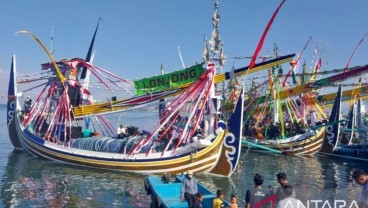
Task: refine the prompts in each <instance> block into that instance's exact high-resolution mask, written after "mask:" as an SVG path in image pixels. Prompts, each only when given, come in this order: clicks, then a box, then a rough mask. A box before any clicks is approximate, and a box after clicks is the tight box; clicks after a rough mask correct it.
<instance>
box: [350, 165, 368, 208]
mask: <svg viewBox="0 0 368 208" xmlns="http://www.w3.org/2000/svg"><path fill="white" fill-rule="evenodd" d="M353 179H354V181H355V182H356V183H357V184H359V185H361V187H362V192H361V194H360V196H359V199H358V205H359V207H360V208H367V207H368V176H367V174H365V172H364V171H361V170H355V171H354V172H353Z"/></svg>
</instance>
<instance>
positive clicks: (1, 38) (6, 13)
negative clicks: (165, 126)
mask: <svg viewBox="0 0 368 208" xmlns="http://www.w3.org/2000/svg"><path fill="white" fill-rule="evenodd" d="M280 2H281V1H274V0H268V1H259V0H231V1H229V0H226V1H225V0H222V1H221V0H220V8H219V13H220V15H221V20H220V24H219V31H220V34H221V37H222V41H223V42H224V48H225V54H226V56H228V57H233V56H251V55H252V54H253V52H254V50H255V48H256V46H257V43H258V41H259V38H260V36H261V35H262V33H263V31H264V29H265V26H266V24H267V23H268V21H269V19H270V17H271V15H272V14H273V12H274V11H275V9H276V8H277V6H278V4H279V3H280ZM213 5H214V0H157V1H152V0H136V1H133V0H130V1H127V0H106V1H98V0H75V1H71V0H67V1H56V0H32V1H26V0H0V20H1V23H0V44H1V45H0V81H1V82H2V83H4V84H2V85H1V86H2V87H1V88H0V93H1V94H2V95H4V94H6V91H7V82H8V77H7V76H8V72H9V67H10V61H11V56H12V55H13V54H15V55H16V56H17V68H18V72H20V73H25V74H30V73H39V72H40V71H41V70H40V64H41V63H44V62H47V61H48V57H47V56H46V54H45V53H44V52H43V51H42V50H41V48H40V47H39V46H38V45H37V44H36V43H35V42H34V41H33V40H32V39H31V38H30V37H28V36H26V35H18V36H16V35H15V32H17V31H19V30H29V31H31V32H33V33H34V34H35V35H37V36H38V37H39V38H40V39H41V40H42V41H43V42H44V43H45V45H46V46H47V47H48V48H50V46H51V41H50V39H51V28H52V24H53V22H54V41H53V49H54V50H55V53H54V57H55V58H56V59H63V58H74V57H81V58H85V56H86V53H87V50H88V46H89V43H90V41H91V38H92V35H93V32H94V30H95V27H96V24H97V21H98V19H99V17H101V18H102V19H103V21H102V22H101V23H100V29H99V32H98V35H97V38H96V42H95V48H94V49H95V50H96V56H95V60H94V64H95V65H97V66H99V67H102V68H104V69H107V70H109V71H111V72H113V73H115V74H117V75H119V76H121V77H123V78H126V79H130V80H133V79H136V78H143V77H146V76H151V75H156V74H158V73H159V68H160V65H161V63H163V64H164V67H165V71H166V72H170V71H173V70H176V69H180V68H182V64H181V61H180V58H179V55H178V46H179V47H180V49H181V54H182V57H183V59H184V63H185V65H187V66H190V65H193V64H195V63H196V61H198V62H201V61H202V57H201V54H202V49H203V36H204V35H206V36H207V38H210V35H211V32H212V24H211V17H212V14H213V11H214V9H213V7H214V6H213ZM367 8H368V1H364V0H350V1H346V0H323V1H321V0H304V1H301V0H287V1H286V2H285V4H284V6H283V7H282V8H281V10H280V12H279V14H278V16H277V18H276V19H275V22H274V24H273V25H272V28H271V29H270V31H269V33H268V36H267V38H266V41H265V43H264V46H263V50H262V51H261V53H260V54H261V55H263V54H270V55H271V54H272V48H273V44H274V43H275V42H276V43H277V44H278V47H279V53H280V54H289V53H298V52H300V50H301V49H302V48H303V46H304V45H305V43H306V42H307V40H308V38H309V37H310V36H312V38H313V41H312V42H311V43H310V44H309V46H308V48H307V50H306V51H305V52H304V56H303V58H302V59H301V60H302V61H303V60H306V61H307V63H308V64H311V63H312V61H313V51H314V48H315V47H316V46H318V47H319V48H320V52H321V56H322V61H323V66H322V68H323V70H328V69H335V68H343V67H344V66H345V64H346V62H347V60H348V59H349V56H350V55H351V53H352V51H353V49H354V47H355V46H356V44H357V43H358V42H359V40H360V39H361V38H362V37H363V36H364V35H365V34H366V33H367V32H368V23H367V20H368V12H367ZM367 51H368V40H366V42H363V44H362V45H361V46H360V48H359V49H358V50H357V52H356V54H355V56H354V58H353V60H352V62H351V66H355V65H363V64H366V63H367ZM249 61H250V60H248V59H245V60H237V61H234V60H230V59H229V60H228V61H227V62H226V65H225V71H227V70H229V69H230V68H231V67H232V65H233V64H235V66H236V67H243V66H246V65H248V64H249ZM326 62H328V65H326ZM0 102H3V101H2V100H0Z"/></svg>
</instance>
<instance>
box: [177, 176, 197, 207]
mask: <svg viewBox="0 0 368 208" xmlns="http://www.w3.org/2000/svg"><path fill="white" fill-rule="evenodd" d="M197 193H198V185H197V180H196V179H195V178H194V177H193V172H192V171H191V170H188V172H187V175H186V176H185V178H184V180H183V182H182V183H181V200H182V201H184V200H186V201H187V202H188V207H189V208H193V206H194V203H195V201H196V198H197V197H196V195H197Z"/></svg>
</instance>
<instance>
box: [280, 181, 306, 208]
mask: <svg viewBox="0 0 368 208" xmlns="http://www.w3.org/2000/svg"><path fill="white" fill-rule="evenodd" d="M293 192H294V189H293V187H292V186H290V185H284V186H283V187H282V195H283V196H284V199H282V200H281V201H279V203H277V205H276V208H305V206H304V205H303V203H302V202H301V201H300V200H299V199H295V198H294V197H293V196H292V195H293Z"/></svg>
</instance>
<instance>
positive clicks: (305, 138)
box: [242, 65, 368, 155]
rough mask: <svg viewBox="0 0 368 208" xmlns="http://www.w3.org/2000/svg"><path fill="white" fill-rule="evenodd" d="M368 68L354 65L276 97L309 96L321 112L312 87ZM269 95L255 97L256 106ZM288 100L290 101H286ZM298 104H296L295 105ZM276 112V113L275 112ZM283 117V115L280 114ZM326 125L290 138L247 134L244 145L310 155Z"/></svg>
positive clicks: (262, 102) (329, 95) (257, 148)
mask: <svg viewBox="0 0 368 208" xmlns="http://www.w3.org/2000/svg"><path fill="white" fill-rule="evenodd" d="M367 70H368V66H367V65H365V66H361V67H353V68H352V69H351V70H350V71H348V72H344V73H341V74H337V75H333V76H331V77H327V78H323V79H320V80H317V81H313V82H310V83H308V84H305V85H301V86H297V87H294V88H291V89H288V90H283V91H280V92H276V95H275V96H274V97H276V98H277V99H278V100H285V99H290V98H291V97H293V96H295V95H302V96H306V95H307V96H308V97H307V99H306V100H308V103H309V104H312V105H314V106H315V108H314V111H316V112H321V113H322V110H321V106H320V105H319V103H320V102H322V101H320V100H319V99H316V96H314V95H313V94H310V93H309V92H310V91H311V90H312V89H315V88H320V87H323V86H325V85H326V84H327V83H333V82H337V81H342V80H345V79H347V78H350V77H354V76H356V75H359V74H361V73H365V72H366V71H367ZM362 90H364V89H363V88H359V89H358V91H359V92H363V91H362ZM349 92H351V91H346V92H344V93H342V95H343V96H341V98H342V99H343V98H344V97H347V93H349ZM301 93H304V94H301ZM267 97H269V96H262V97H259V98H257V99H255V101H254V102H255V103H256V106H261V105H266V98H267ZM330 97H333V95H332V94H328V95H327V97H323V98H324V100H323V102H325V101H326V100H328V99H330ZM284 102H288V101H284ZM294 106H296V105H294ZM273 109H277V107H274V108H273ZM274 114H276V113H274ZM280 117H281V116H280ZM323 119H324V117H320V118H319V119H318V120H320V121H321V120H323ZM325 130H326V127H325V126H321V128H311V129H306V130H305V133H304V134H298V135H295V136H293V137H290V138H286V139H278V140H273V139H269V138H268V139H266V140H260V139H257V138H252V137H249V135H248V136H247V140H246V141H243V142H242V143H243V147H244V148H248V147H251V148H253V149H256V150H262V149H263V150H266V151H272V152H275V153H285V154H290V155H292V154H297V155H299V154H301V155H310V154H314V153H316V152H318V151H319V150H320V148H321V145H322V140H323V137H324V136H325Z"/></svg>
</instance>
